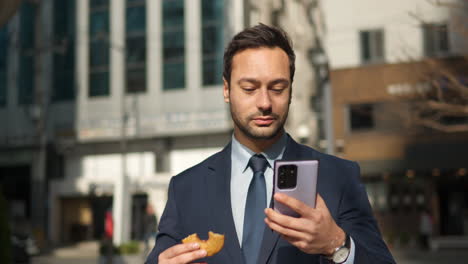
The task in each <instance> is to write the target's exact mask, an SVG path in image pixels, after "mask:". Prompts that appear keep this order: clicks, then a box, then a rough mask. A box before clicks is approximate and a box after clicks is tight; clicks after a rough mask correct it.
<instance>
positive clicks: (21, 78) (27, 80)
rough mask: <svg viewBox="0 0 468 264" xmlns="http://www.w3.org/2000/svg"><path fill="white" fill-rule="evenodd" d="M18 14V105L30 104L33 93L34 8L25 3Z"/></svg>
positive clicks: (31, 4) (30, 4) (33, 5)
mask: <svg viewBox="0 0 468 264" xmlns="http://www.w3.org/2000/svg"><path fill="white" fill-rule="evenodd" d="M20 12H21V14H20V45H19V46H20V55H19V56H20V58H19V72H18V88H19V89H18V103H19V104H20V105H25V104H31V103H32V102H33V93H34V77H35V74H34V64H35V59H34V55H35V54H34V42H35V23H36V6H35V4H33V3H30V2H27V1H25V2H24V3H23V4H22V6H21V11H20Z"/></svg>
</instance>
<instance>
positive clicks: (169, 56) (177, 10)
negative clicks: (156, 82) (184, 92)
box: [162, 0, 185, 90]
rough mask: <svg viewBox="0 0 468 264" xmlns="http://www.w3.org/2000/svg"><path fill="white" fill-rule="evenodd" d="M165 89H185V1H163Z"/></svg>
mask: <svg viewBox="0 0 468 264" xmlns="http://www.w3.org/2000/svg"><path fill="white" fill-rule="evenodd" d="M162 24H163V36H162V38H163V89H164V90H172V89H181V88H184V87H185V32H184V0H163V21H162Z"/></svg>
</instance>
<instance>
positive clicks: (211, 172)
mask: <svg viewBox="0 0 468 264" xmlns="http://www.w3.org/2000/svg"><path fill="white" fill-rule="evenodd" d="M205 179H206V182H205V184H206V185H205V186H207V195H208V199H209V200H208V201H209V202H210V206H211V214H212V217H211V219H212V220H213V223H214V227H213V231H214V232H217V230H219V231H218V232H224V235H225V250H226V251H227V254H228V255H229V257H230V260H232V263H243V262H244V259H243V257H242V252H241V248H240V245H239V239H238V238H237V233H236V228H235V226H234V220H233V216H232V209H231V189H230V188H231V144H228V145H227V146H226V147H225V148H224V149H223V150H222V151H221V153H220V154H219V155H217V156H216V158H215V159H213V162H211V163H210V164H209V165H208V173H207V174H206V176H205Z"/></svg>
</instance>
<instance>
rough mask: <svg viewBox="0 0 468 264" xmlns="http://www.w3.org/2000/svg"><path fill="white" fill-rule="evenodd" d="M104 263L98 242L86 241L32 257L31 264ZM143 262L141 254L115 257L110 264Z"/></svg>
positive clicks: (137, 263)
mask: <svg viewBox="0 0 468 264" xmlns="http://www.w3.org/2000/svg"><path fill="white" fill-rule="evenodd" d="M105 261H106V259H105V258H100V255H99V241H87V242H81V243H78V244H76V245H72V246H66V247H60V248H56V249H54V250H53V251H52V252H51V253H50V254H46V255H40V256H36V257H33V258H32V262H31V264H105V263H106V262H105ZM144 261H145V256H143V255H142V254H139V255H128V256H115V257H114V259H113V262H112V264H143V263H144Z"/></svg>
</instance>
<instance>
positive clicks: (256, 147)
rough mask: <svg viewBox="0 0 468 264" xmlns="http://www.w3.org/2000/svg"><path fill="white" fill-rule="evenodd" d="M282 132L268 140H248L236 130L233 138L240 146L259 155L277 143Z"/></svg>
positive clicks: (248, 138)
mask: <svg viewBox="0 0 468 264" xmlns="http://www.w3.org/2000/svg"><path fill="white" fill-rule="evenodd" d="M283 133H284V130H281V131H280V132H279V133H278V134H277V135H275V136H274V137H273V138H270V139H256V138H250V137H248V136H246V135H245V134H243V133H242V132H239V131H237V130H234V137H235V138H236V140H237V141H239V143H241V144H242V145H244V146H246V147H247V148H249V149H250V150H251V151H253V152H255V153H260V152H264V151H265V150H267V149H268V148H270V147H271V146H272V145H273V144H275V143H276V142H278V140H280V138H281V136H283Z"/></svg>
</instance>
